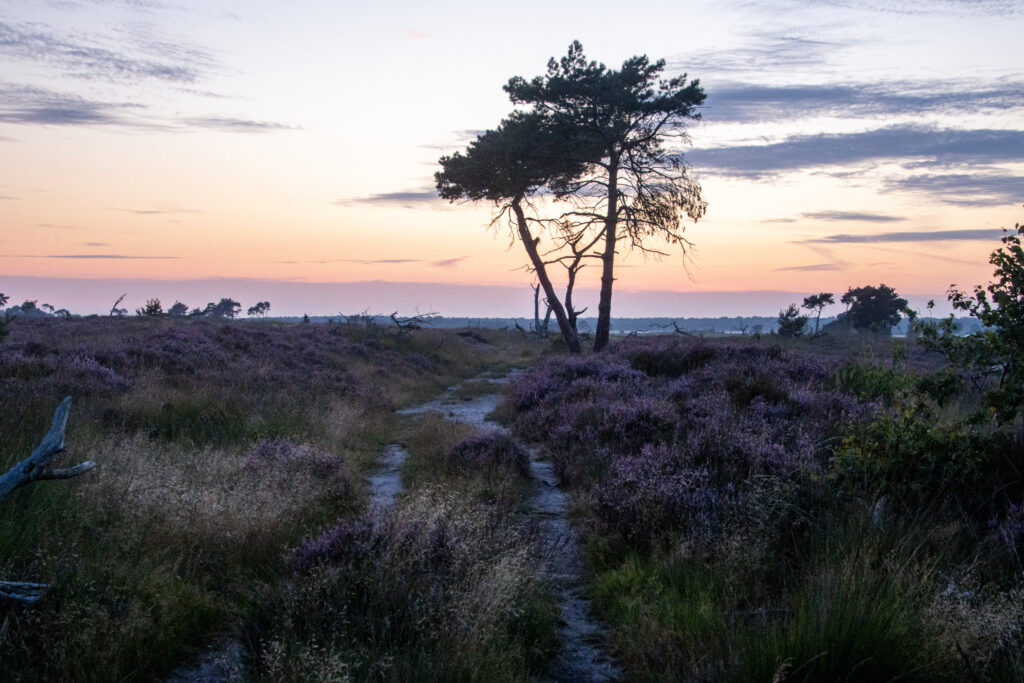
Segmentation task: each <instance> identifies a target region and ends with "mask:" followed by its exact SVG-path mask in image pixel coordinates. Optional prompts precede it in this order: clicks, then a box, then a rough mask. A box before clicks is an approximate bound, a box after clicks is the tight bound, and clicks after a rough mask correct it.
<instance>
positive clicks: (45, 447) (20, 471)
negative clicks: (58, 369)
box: [0, 396, 95, 498]
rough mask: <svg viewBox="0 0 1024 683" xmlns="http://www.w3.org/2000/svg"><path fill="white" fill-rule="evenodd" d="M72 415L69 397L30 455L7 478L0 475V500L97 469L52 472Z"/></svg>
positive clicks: (85, 464)
mask: <svg viewBox="0 0 1024 683" xmlns="http://www.w3.org/2000/svg"><path fill="white" fill-rule="evenodd" d="M70 411H71V397H70V396H66V397H65V398H64V400H63V401H61V402H60V405H58V406H57V409H56V410H55V411H54V413H53V424H51V425H50V431H49V432H47V433H46V436H44V437H43V440H42V441H41V442H40V443H39V445H38V446H36V448H35V450H33V451H32V453H31V455H29V456H28V457H27V458H25V459H24V460H22V461H21V462H19V463H18V464H17V465H15V466H14V467H12V468H11V469H9V470H8V471H7V473H6V474H4V475H0V498H4V497H6V496H7V495H8V494H10V493H11V492H12V491H14V489H16V488H18V487H19V486H23V485H24V484H30V483H32V482H33V481H41V480H44V479H68V478H70V477H75V476H78V475H79V474H82V473H84V472H88V471H89V470H91V469H92V468H93V467H95V463H93V462H91V461H87V462H83V463H81V464H78V465H75V466H74V467H69V468H66V469H60V470H51V469H49V464H50V461H51V460H52V459H53V457H54V456H55V455H57V454H58V453H60V452H61V451H63V450H64V430H65V428H66V427H67V423H68V413H69V412H70Z"/></svg>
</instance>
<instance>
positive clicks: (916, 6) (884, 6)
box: [805, 0, 1024, 18]
mask: <svg viewBox="0 0 1024 683" xmlns="http://www.w3.org/2000/svg"><path fill="white" fill-rule="evenodd" d="M805 4H809V5H813V6H814V7H818V6H819V3H817V2H807V1H806V0H805ZM829 4H830V5H833V6H836V7H849V8H853V9H857V10H866V11H870V12H882V13H888V14H908V15H926V14H938V15H942V16H946V15H948V14H949V13H950V12H963V13H965V14H966V15H968V16H969V17H971V18H977V17H979V16H989V17H1000V16H1006V15H1010V14H1020V13H1021V12H1022V11H1024V7H1022V6H1021V4H1020V2H1018V1H1017V0H929V1H928V2H920V0H830V2H829Z"/></svg>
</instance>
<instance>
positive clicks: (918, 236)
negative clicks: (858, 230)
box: [798, 228, 1003, 244]
mask: <svg viewBox="0 0 1024 683" xmlns="http://www.w3.org/2000/svg"><path fill="white" fill-rule="evenodd" d="M1002 234H1003V233H1002V230H993V229H991V228H980V229H968V230H924V231H921V232H909V231H908V232H883V233H878V234H875V235H851V234H838V235H826V236H825V237H815V238H812V239H806V240H800V241H799V242H798V244H878V243H883V242H948V241H961V240H990V239H998V238H999V237H1000V236H1002Z"/></svg>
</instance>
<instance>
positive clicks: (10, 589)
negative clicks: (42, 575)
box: [0, 581, 50, 604]
mask: <svg viewBox="0 0 1024 683" xmlns="http://www.w3.org/2000/svg"><path fill="white" fill-rule="evenodd" d="M49 588H50V586H49V585H48V584H45V583H31V582H29V581H0V598H7V599H8V600H16V601H18V602H25V603H28V604H32V603H33V602H36V601H37V600H39V598H41V597H43V595H45V594H46V591H47V590H48V589H49Z"/></svg>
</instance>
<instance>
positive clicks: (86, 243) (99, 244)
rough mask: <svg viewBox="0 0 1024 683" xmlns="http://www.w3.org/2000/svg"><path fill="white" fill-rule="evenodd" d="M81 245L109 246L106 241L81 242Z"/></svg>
mask: <svg viewBox="0 0 1024 683" xmlns="http://www.w3.org/2000/svg"><path fill="white" fill-rule="evenodd" d="M82 246H83V247H109V246H110V244H109V243H108V242H82Z"/></svg>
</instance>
